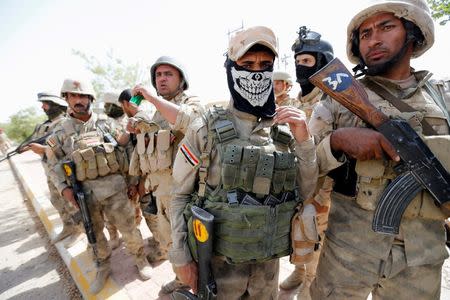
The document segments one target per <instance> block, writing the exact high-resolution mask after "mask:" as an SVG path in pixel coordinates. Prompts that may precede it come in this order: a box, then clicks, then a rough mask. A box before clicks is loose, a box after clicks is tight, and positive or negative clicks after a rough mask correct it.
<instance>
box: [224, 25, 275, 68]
mask: <svg viewBox="0 0 450 300" xmlns="http://www.w3.org/2000/svg"><path fill="white" fill-rule="evenodd" d="M256 44H260V45H264V46H266V47H267V48H269V49H270V50H272V52H273V53H274V54H275V56H278V52H277V38H276V37H275V34H274V33H273V31H272V30H271V29H270V28H267V27H265V26H255V27H250V28H248V29H245V30H242V31H239V32H238V33H236V34H235V35H234V36H233V37H232V38H231V40H230V43H229V45H228V58H229V59H231V60H232V61H236V60H238V59H239V58H241V57H242V56H243V55H244V54H245V53H247V51H248V50H249V49H250V48H251V47H253V46H254V45H256Z"/></svg>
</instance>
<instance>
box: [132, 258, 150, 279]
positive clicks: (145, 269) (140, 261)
mask: <svg viewBox="0 0 450 300" xmlns="http://www.w3.org/2000/svg"><path fill="white" fill-rule="evenodd" d="M135 259H136V267H137V268H138V271H139V275H140V276H141V278H142V280H148V279H150V278H151V277H152V267H151V266H150V264H149V263H148V260H147V258H146V257H145V255H142V256H136V258H135Z"/></svg>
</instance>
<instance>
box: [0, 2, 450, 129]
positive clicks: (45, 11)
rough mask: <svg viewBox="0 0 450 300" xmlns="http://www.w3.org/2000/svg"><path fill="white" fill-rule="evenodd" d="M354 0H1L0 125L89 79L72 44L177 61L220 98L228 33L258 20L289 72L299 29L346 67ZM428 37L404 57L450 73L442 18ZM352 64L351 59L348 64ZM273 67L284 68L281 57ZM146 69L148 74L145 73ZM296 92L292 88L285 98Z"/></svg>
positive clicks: (447, 31)
mask: <svg viewBox="0 0 450 300" xmlns="http://www.w3.org/2000/svg"><path fill="white" fill-rule="evenodd" d="M360 3H361V0H345V1H344V0H341V1H331V0H313V1H283V0H278V1H273V0H271V1H267V0H259V1H254V0H239V1H236V0H227V1H206V0H197V1H187V0H184V1H183V0H165V1H156V0H152V1H149V0H147V1H145V0H142V1H139V0H129V1H114V0H108V1H106V0H104V1H103V0H101V1H100V0H95V1H94V0H77V1H73V0H71V1H67V0H60V1H56V0H54V1H52V0H22V1H17V0H2V1H0V19H1V20H2V21H1V25H0V66H1V67H0V86H1V91H2V98H3V100H2V109H1V110H0V122H6V121H7V120H8V117H9V116H11V115H12V114H14V113H16V112H17V111H18V110H20V109H23V108H26V107H29V106H32V105H35V106H36V107H39V105H38V103H37V101H36V100H37V96H36V94H37V93H38V92H40V91H43V90H54V91H59V89H60V88H61V85H62V82H63V80H64V78H68V77H71V78H87V79H89V78H91V75H90V74H89V73H88V72H87V71H86V68H85V65H84V62H83V61H82V60H81V59H80V58H78V57H77V56H74V55H72V49H76V50H81V51H82V52H84V53H86V54H88V55H94V56H95V57H97V58H99V59H100V60H101V59H102V58H104V57H106V53H107V51H108V50H109V49H113V51H114V56H115V57H118V58H122V59H123V60H124V61H125V62H127V63H130V64H132V63H136V62H138V63H140V64H142V65H144V66H150V65H151V64H152V63H153V62H154V61H155V60H156V59H157V58H158V57H159V56H161V55H170V56H174V57H176V58H178V59H179V60H180V61H182V62H183V63H184V65H185V66H186V67H187V69H188V74H189V77H190V85H191V88H190V90H189V93H190V94H193V95H198V96H201V97H202V98H205V99H212V100H226V99H228V98H229V92H228V89H227V84H226V75H225V69H224V67H223V62H224V56H223V54H224V53H225V51H226V49H227V44H228V34H227V33H228V32H229V31H233V30H234V29H237V28H239V27H241V24H242V23H243V24H244V27H250V26H255V25H265V26H268V27H270V28H271V29H272V30H273V31H274V32H275V34H276V35H277V36H278V39H279V52H280V57H282V56H284V55H288V56H290V57H289V58H288V59H287V61H288V65H287V67H286V70H287V71H288V72H289V73H290V74H291V75H292V76H293V77H295V71H294V64H293V57H292V52H291V50H290V47H291V45H292V43H293V42H294V40H295V38H296V37H297V31H298V28H299V27H300V26H301V25H306V26H308V27H309V28H311V29H312V30H314V31H318V32H320V33H321V34H322V37H323V38H324V39H326V40H328V41H329V42H331V44H332V45H333V47H334V51H335V55H336V56H337V57H339V58H340V59H341V60H342V61H343V62H344V63H346V64H348V61H347V57H346V54H345V41H346V27H347V24H348V22H349V21H350V19H351V17H352V16H353V15H354V12H355V11H354V9H355V7H357V6H358V5H360ZM435 28H436V42H435V44H434V46H433V48H432V49H431V50H429V51H428V52H427V53H426V54H425V55H424V56H423V57H420V58H418V59H417V60H415V61H414V62H413V67H415V68H416V69H428V70H430V71H432V72H433V73H434V74H435V75H436V77H445V76H449V75H450V74H448V59H447V58H448V54H449V53H450V43H449V42H448V39H449V37H450V24H449V25H446V26H440V25H435ZM349 66H351V65H349ZM279 68H280V69H285V66H284V64H283V63H280V65H279ZM149 76H150V75H149V74H148V77H149ZM296 91H298V89H297V88H296V89H294V90H293V92H292V95H294V94H295V92H296Z"/></svg>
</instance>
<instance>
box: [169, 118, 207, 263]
mask: <svg viewBox="0 0 450 300" xmlns="http://www.w3.org/2000/svg"><path fill="white" fill-rule="evenodd" d="M206 136H207V129H206V126H204V125H203V120H202V119H201V118H198V119H196V120H195V121H193V123H192V124H191V126H189V127H188V129H187V132H186V135H185V137H184V139H183V140H182V141H181V143H180V146H179V148H178V152H177V154H176V157H175V163H174V167H173V170H174V171H173V177H174V181H175V182H176V184H174V188H173V190H172V192H173V193H172V194H174V198H173V199H172V201H171V209H170V223H171V227H172V241H173V243H172V248H171V249H170V251H169V260H170V262H171V263H172V264H174V265H175V266H182V265H185V264H187V263H189V262H190V261H192V256H191V253H190V251H189V247H188V244H187V238H188V233H187V224H186V221H185V219H184V215H183V211H184V209H185V207H186V204H187V203H189V202H190V201H191V197H192V193H193V192H194V191H195V186H196V182H197V180H198V175H197V174H198V169H199V167H200V164H201V161H200V154H201V151H202V150H201V149H204V147H205V140H206Z"/></svg>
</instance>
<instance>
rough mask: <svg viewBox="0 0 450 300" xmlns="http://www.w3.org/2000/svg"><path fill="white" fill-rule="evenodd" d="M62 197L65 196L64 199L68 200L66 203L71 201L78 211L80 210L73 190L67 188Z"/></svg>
mask: <svg viewBox="0 0 450 300" xmlns="http://www.w3.org/2000/svg"><path fill="white" fill-rule="evenodd" d="M62 195H63V197H64V199H66V201H69V202H70V203H71V204H72V205H73V206H74V207H75V208H76V209H80V207H79V206H78V203H77V201H76V200H75V196H74V194H73V189H72V188H70V187H66V188H65V189H64V190H63V191H62Z"/></svg>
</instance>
